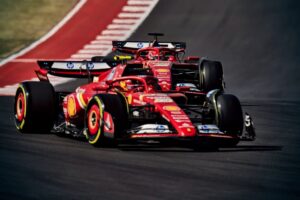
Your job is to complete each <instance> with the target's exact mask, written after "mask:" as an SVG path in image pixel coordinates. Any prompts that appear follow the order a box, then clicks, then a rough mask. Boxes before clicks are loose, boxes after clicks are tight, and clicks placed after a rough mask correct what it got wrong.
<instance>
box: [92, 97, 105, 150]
mask: <svg viewBox="0 0 300 200" xmlns="http://www.w3.org/2000/svg"><path fill="white" fill-rule="evenodd" d="M95 101H96V102H97V104H98V106H99V111H100V113H99V115H100V116H99V120H100V121H101V120H102V117H103V109H102V103H101V100H100V99H99V97H97V96H96V97H95ZM101 128H102V124H101V123H100V122H99V129H98V132H97V135H96V137H95V139H93V140H89V143H90V144H95V143H96V142H97V141H98V140H99V138H100V136H101Z"/></svg>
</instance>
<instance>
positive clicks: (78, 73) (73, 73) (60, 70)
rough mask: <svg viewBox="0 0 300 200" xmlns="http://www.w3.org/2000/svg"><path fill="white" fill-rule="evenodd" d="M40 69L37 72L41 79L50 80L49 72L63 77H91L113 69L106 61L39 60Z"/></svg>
mask: <svg viewBox="0 0 300 200" xmlns="http://www.w3.org/2000/svg"><path fill="white" fill-rule="evenodd" d="M37 63H38V65H39V67H40V70H36V74H37V76H38V78H39V79H40V80H48V78H47V74H51V75H54V76H61V77H72V78H90V77H93V76H99V75H100V74H102V73H103V72H106V71H108V70H109V69H111V66H110V65H108V64H107V63H106V62H91V61H49V60H39V61H37Z"/></svg>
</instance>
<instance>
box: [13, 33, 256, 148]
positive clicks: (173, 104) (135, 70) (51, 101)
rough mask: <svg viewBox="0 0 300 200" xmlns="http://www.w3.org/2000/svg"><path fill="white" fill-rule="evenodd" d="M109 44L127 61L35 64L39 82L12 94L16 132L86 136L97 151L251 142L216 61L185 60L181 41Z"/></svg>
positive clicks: (245, 121)
mask: <svg viewBox="0 0 300 200" xmlns="http://www.w3.org/2000/svg"><path fill="white" fill-rule="evenodd" d="M152 35H154V36H155V37H157V36H158V35H159V34H152ZM112 44H113V50H114V51H115V52H122V53H126V55H122V56H114V59H109V58H108V57H93V58H92V59H91V61H38V65H39V67H40V69H39V70H37V71H36V74H37V77H38V78H39V80H40V81H39V82H23V83H21V84H20V85H19V87H18V88H17V91H16V96H15V104H14V108H15V124H16V127H17V129H18V130H19V131H20V132H24V133H28V132H53V133H65V134H69V135H72V136H74V137H86V139H87V140H88V142H89V143H90V144H92V145H96V146H106V145H111V144H116V143H117V142H119V141H164V140H176V141H188V142H191V144H193V145H196V146H197V145H201V144H202V143H206V144H207V143H208V144H214V145H217V146H218V147H221V146H233V145H236V144H237V143H238V142H239V141H240V140H241V139H243V140H254V139H255V132H254V128H253V123H252V120H251V117H250V116H249V115H248V114H246V116H245V119H244V117H243V112H242V108H241V105H240V102H239V100H238V98H237V97H235V96H234V95H231V94H225V93H224V81H223V70H222V65H221V63H220V62H218V61H212V60H208V59H206V58H201V59H200V58H199V57H187V58H183V55H184V52H185V48H186V45H185V43H182V42H158V41H157V38H155V40H154V41H153V42H143V41H138V42H134V41H113V42H112ZM128 54H129V55H128ZM48 74H51V75H55V76H63V77H77V78H88V80H89V83H88V84H86V85H82V86H79V87H78V88H77V89H76V90H75V91H73V92H69V91H55V89H54V87H53V86H52V85H51V83H50V82H49V79H48V76H47V75H48ZM244 125H246V133H245V134H243V127H244Z"/></svg>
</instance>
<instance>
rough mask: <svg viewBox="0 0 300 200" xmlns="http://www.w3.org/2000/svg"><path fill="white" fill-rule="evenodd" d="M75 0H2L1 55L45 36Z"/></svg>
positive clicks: (11, 52)
mask: <svg viewBox="0 0 300 200" xmlns="http://www.w3.org/2000/svg"><path fill="white" fill-rule="evenodd" d="M76 2H77V0H0V59H3V58H5V57H7V56H9V55H10V54H13V53H15V52H17V51H20V50H21V49H22V48H24V47H26V46H28V45H29V44H31V43H32V42H34V41H35V40H37V39H38V38H40V37H42V36H43V35H44V34H46V33H47V32H48V31H49V30H51V28H52V27H53V26H55V25H56V24H57V23H58V22H59V21H60V20H61V19H62V18H63V17H64V16H65V15H66V14H67V13H68V11H70V10H71V9H72V8H73V6H74V5H75V4H76Z"/></svg>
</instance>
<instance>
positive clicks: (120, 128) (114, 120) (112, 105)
mask: <svg viewBox="0 0 300 200" xmlns="http://www.w3.org/2000/svg"><path fill="white" fill-rule="evenodd" d="M122 98H123V97H121V96H120V95H117V94H98V95H95V96H94V97H93V98H92V99H91V100H90V102H89V104H88V106H87V109H86V117H85V131H86V133H85V134H86V137H87V139H88V142H89V143H90V144H92V145H94V146H111V145H113V144H115V139H117V138H120V137H122V134H123V133H124V131H125V127H126V122H127V121H128V120H127V119H128V115H127V110H126V105H125V104H124V102H125V101H123V100H122Z"/></svg>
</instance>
